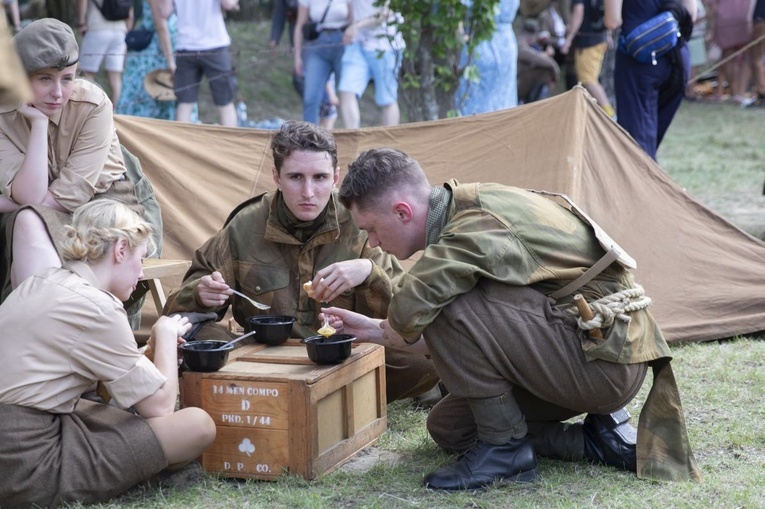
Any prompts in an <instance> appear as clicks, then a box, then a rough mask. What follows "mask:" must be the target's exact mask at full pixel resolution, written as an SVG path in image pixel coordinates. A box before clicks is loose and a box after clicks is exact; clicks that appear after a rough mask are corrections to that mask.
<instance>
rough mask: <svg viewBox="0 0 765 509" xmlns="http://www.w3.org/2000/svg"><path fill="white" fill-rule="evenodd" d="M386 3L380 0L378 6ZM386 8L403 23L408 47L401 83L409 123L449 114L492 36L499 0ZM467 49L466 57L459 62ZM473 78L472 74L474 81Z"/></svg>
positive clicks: (397, 2)
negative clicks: (462, 82) (460, 87)
mask: <svg viewBox="0 0 765 509" xmlns="http://www.w3.org/2000/svg"><path fill="white" fill-rule="evenodd" d="M385 1H386V0H378V5H379V4H383V3H385ZM388 4H389V7H390V9H391V10H393V11H395V12H398V13H400V14H401V15H402V17H403V19H404V21H403V23H400V24H399V25H398V29H399V30H400V31H401V33H402V35H403V36H404V40H406V45H407V47H406V51H405V53H404V61H403V69H404V73H403V74H404V78H403V81H402V85H403V89H404V90H403V92H404V94H403V95H404V103H405V105H406V106H407V113H408V117H409V120H434V119H435V118H441V117H444V116H448V114H449V111H450V110H451V108H452V105H453V103H454V94H455V92H456V90H457V85H458V84H459V80H460V77H461V76H463V75H464V73H465V71H466V69H468V70H469V69H471V67H472V66H471V63H470V62H471V61H472V55H473V53H474V51H475V48H476V47H477V46H478V44H480V43H481V42H483V41H486V40H488V39H489V38H491V36H492V34H493V33H494V30H495V22H494V14H495V12H496V10H497V8H498V5H499V0H473V1H472V2H471V1H469V0H439V1H437V2H421V1H414V0H389V2H388ZM463 51H464V53H465V55H466V56H467V58H466V59H462V58H461V55H462V53H463ZM472 68H473V69H475V68H474V67H472ZM475 74H476V73H475V72H474V71H473V72H472V73H471V72H470V71H469V72H468V75H469V76H471V79H473V77H474V76H475ZM434 102H435V104H434Z"/></svg>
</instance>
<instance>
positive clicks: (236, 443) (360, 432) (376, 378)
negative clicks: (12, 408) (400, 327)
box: [181, 339, 388, 480]
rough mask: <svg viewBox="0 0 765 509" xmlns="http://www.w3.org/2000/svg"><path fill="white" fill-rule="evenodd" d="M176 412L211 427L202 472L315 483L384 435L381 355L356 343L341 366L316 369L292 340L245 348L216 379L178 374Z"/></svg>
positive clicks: (212, 375) (372, 347) (213, 375)
mask: <svg viewBox="0 0 765 509" xmlns="http://www.w3.org/2000/svg"><path fill="white" fill-rule="evenodd" d="M181 406H183V407H189V406H195V407H200V408H203V409H204V410H206V411H207V412H208V413H209V414H210V415H211V416H212V418H213V419H214V420H215V423H216V425H217V428H218V435H217V437H216V439H215V442H214V443H213V445H212V446H210V448H209V449H208V450H207V451H205V453H204V454H203V455H202V459H201V463H202V466H203V467H204V468H205V470H207V471H210V472H216V473H219V474H220V475H223V476H227V477H242V478H253V479H263V480H273V479H275V478H276V477H277V476H278V475H279V474H281V473H282V472H283V471H284V470H285V469H289V471H290V472H292V473H296V474H299V475H301V476H303V477H304V478H306V479H315V478H316V477H318V476H320V475H322V474H325V473H327V472H330V471H332V470H334V469H335V468H337V467H338V466H340V465H341V464H342V463H344V462H345V461H346V460H348V459H349V458H350V457H351V456H353V455H354V454H355V453H356V452H358V451H359V450H361V449H362V448H364V447H366V446H367V445H369V444H371V443H372V442H374V441H375V440H377V438H378V437H379V436H380V435H381V434H382V433H383V432H385V430H386V428H387V425H388V420H387V406H386V402H385V354H384V349H383V348H382V347H380V346H379V345H373V344H368V343H362V344H357V345H354V347H353V350H352V353H351V357H350V358H349V359H348V360H346V361H345V362H343V363H342V364H338V365H333V366H317V365H316V364H314V363H313V362H311V360H310V359H308V356H307V354H306V350H305V346H304V345H302V344H300V342H299V341H298V340H295V339H290V340H288V341H287V342H286V343H285V344H283V345H280V346H265V345H248V346H245V347H242V348H238V349H235V350H234V351H233V352H232V353H231V356H230V358H229V362H228V364H227V365H226V366H225V367H224V368H223V369H221V370H220V371H218V372H215V373H195V372H186V373H184V374H183V378H182V380H181Z"/></svg>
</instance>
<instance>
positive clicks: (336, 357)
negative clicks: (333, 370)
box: [301, 334, 356, 364]
mask: <svg viewBox="0 0 765 509" xmlns="http://www.w3.org/2000/svg"><path fill="white" fill-rule="evenodd" d="M354 341H356V336H354V335H353V334H333V335H331V336H329V337H328V338H327V337H324V336H311V337H309V338H305V339H304V340H302V341H301V343H303V344H304V345H305V348H306V351H307V352H308V358H309V359H311V360H312V361H313V362H315V363H316V364H340V363H341V362H343V361H344V360H345V359H347V358H348V357H350V356H351V346H353V342H354Z"/></svg>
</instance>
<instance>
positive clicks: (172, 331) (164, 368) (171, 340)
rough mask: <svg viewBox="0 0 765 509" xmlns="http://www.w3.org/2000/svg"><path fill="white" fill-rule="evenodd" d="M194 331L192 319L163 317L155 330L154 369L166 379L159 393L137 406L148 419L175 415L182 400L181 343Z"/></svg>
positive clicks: (153, 338) (176, 316)
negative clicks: (176, 405) (179, 365)
mask: <svg viewBox="0 0 765 509" xmlns="http://www.w3.org/2000/svg"><path fill="white" fill-rule="evenodd" d="M190 328H191V324H190V323H189V320H188V318H185V317H180V316H179V315H173V316H161V317H159V319H157V321H156V322H155V323H154V326H153V327H152V329H151V333H152V342H153V348H154V365H155V366H156V367H157V369H158V370H159V372H160V373H162V374H163V375H164V376H165V377H166V378H167V381H165V383H164V385H162V387H160V388H159V389H158V390H157V392H155V393H154V394H152V395H151V396H149V397H148V398H145V399H143V400H141V401H139V402H138V403H136V404H135V408H136V410H138V412H139V413H140V414H141V415H142V416H143V417H146V418H151V417H161V416H163V415H170V414H172V413H173V412H174V411H175V402H176V398H177V396H178V341H179V339H178V338H180V337H181V336H182V335H183V334H185V333H186V332H188V330H189V329H190Z"/></svg>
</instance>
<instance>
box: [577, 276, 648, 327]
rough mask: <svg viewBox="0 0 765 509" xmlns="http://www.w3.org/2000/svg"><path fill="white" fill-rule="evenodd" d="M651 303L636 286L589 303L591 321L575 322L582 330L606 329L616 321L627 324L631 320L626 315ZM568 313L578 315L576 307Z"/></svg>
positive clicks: (641, 289)
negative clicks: (591, 314)
mask: <svg viewBox="0 0 765 509" xmlns="http://www.w3.org/2000/svg"><path fill="white" fill-rule="evenodd" d="M651 302H652V301H651V298H650V297H646V295H645V290H644V289H643V287H642V286H640V285H636V286H635V288H628V289H626V290H622V291H620V292H616V293H612V294H611V295H606V296H605V297H601V298H600V299H598V300H596V301H593V302H590V308H591V309H592V313H593V315H594V316H593V317H592V320H584V319H583V318H582V317H581V316H579V317H578V318H577V319H576V321H577V323H578V324H579V328H580V329H582V330H592V329H603V328H607V327H610V326H611V325H613V323H614V320H616V319H618V320H621V321H623V322H627V323H629V322H630V321H632V318H631V317H630V316H629V315H628V313H632V312H633V311H639V310H641V309H645V308H647V307H648V306H650V305H651ZM569 312H570V313H572V314H578V313H579V311H578V310H577V308H576V306H574V307H572V308H571V309H570V310H569Z"/></svg>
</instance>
